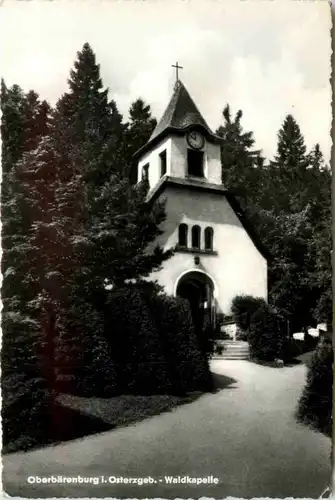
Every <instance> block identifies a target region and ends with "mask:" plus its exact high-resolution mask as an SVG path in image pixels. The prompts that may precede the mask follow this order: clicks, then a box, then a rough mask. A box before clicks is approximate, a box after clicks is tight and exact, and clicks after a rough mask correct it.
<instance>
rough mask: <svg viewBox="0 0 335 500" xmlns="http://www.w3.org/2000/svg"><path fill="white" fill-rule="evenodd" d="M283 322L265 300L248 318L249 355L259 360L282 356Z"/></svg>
mask: <svg viewBox="0 0 335 500" xmlns="http://www.w3.org/2000/svg"><path fill="white" fill-rule="evenodd" d="M285 333H286V332H285V323H284V321H283V320H282V318H281V317H280V316H279V315H278V314H277V312H276V311H274V310H273V309H272V308H271V307H270V306H268V305H267V304H266V303H265V302H264V303H263V304H261V305H260V307H259V308H258V309H257V310H256V311H255V312H254V313H253V315H252V316H251V319H250V327H249V334H248V342H249V349H250V357H251V358H254V359H258V360H260V361H274V360H275V359H276V358H282V356H283V347H284V342H285Z"/></svg>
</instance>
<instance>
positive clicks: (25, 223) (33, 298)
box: [1, 83, 52, 450]
mask: <svg viewBox="0 0 335 500" xmlns="http://www.w3.org/2000/svg"><path fill="white" fill-rule="evenodd" d="M42 110H43V111H44V114H43V113H42ZM2 111H3V115H2V140H3V166H4V174H5V175H4V176H3V185H2V244H3V258H2V274H3V286H2V300H3V311H2V332H3V344H2V356H1V357H2V390H3V392H2V394H3V407H2V418H3V433H4V438H3V442H4V446H5V449H7V450H10V449H22V448H28V447H29V446H31V445H33V444H36V443H40V442H43V441H45V439H46V437H47V435H48V432H49V430H50V427H49V426H50V420H51V414H52V411H51V406H52V397H51V394H50V390H51V387H50V386H48V384H47V377H46V374H45V373H43V370H44V368H43V367H45V366H46V365H45V363H44V359H43V358H44V356H43V354H42V352H41V351H42V350H43V345H44V343H45V336H44V331H43V329H44V328H45V325H43V318H42V316H43V314H42V309H41V308H40V307H39V301H40V295H39V286H38V281H37V274H36V269H37V266H36V262H37V260H38V259H37V254H36V248H35V247H34V245H33V241H32V239H31V231H32V227H33V223H34V215H35V212H34V207H33V205H32V204H31V203H30V201H31V200H30V191H29V190H27V189H26V186H25V183H24V176H25V175H26V174H27V172H26V171H25V166H26V162H25V157H26V155H29V154H30V153H29V150H31V149H32V148H33V147H34V146H35V145H36V144H37V143H38V142H39V141H40V140H41V137H42V135H43V134H44V133H46V131H47V129H48V107H47V105H46V103H40V101H39V99H38V96H37V94H35V93H32V92H30V93H28V95H27V96H25V95H24V94H23V92H22V91H21V90H20V89H19V87H17V86H13V87H12V88H11V89H6V87H5V85H4V83H3V85H2ZM34 262H35V265H34Z"/></svg>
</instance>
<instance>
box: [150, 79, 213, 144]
mask: <svg viewBox="0 0 335 500" xmlns="http://www.w3.org/2000/svg"><path fill="white" fill-rule="evenodd" d="M192 125H200V126H201V127H203V128H205V129H206V130H207V132H209V133H210V134H211V135H212V134H213V132H212V131H211V129H210V128H209V126H208V125H207V123H206V121H205V119H204V118H203V116H202V115H201V113H200V111H199V110H198V108H197V107H196V105H195V103H194V101H193V99H192V97H191V96H190V94H189V93H188V91H187V90H186V88H185V86H184V85H183V84H182V82H181V81H180V80H178V81H177V82H176V85H175V89H174V92H173V95H172V97H171V99H170V102H169V104H168V106H167V108H166V110H165V112H164V114H163V116H162V118H161V120H160V121H159V122H158V124H157V126H156V128H155V130H154V131H153V133H152V135H151V137H150V141H151V140H153V139H154V138H156V137H158V136H159V135H160V134H161V133H162V132H164V130H166V129H168V128H173V129H178V130H185V129H186V128H188V127H190V126H192Z"/></svg>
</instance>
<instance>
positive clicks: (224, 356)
mask: <svg viewBox="0 0 335 500" xmlns="http://www.w3.org/2000/svg"><path fill="white" fill-rule="evenodd" d="M212 359H230V360H243V359H249V355H243V356H242V355H241V356H231V355H230V354H225V355H223V354H220V355H215V356H213V357H212Z"/></svg>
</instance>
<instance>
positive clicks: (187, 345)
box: [148, 294, 212, 393]
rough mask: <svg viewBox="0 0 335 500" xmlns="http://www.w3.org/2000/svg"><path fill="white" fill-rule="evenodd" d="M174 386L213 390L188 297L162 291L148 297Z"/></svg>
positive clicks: (183, 391) (185, 388) (205, 355)
mask: <svg viewBox="0 0 335 500" xmlns="http://www.w3.org/2000/svg"><path fill="white" fill-rule="evenodd" d="M148 300H149V301H150V303H151V307H150V309H151V313H152V314H153V316H154V320H155V324H156V328H157V331H158V332H160V336H161V339H162V342H163V345H164V353H165V356H166V360H167V362H168V366H169V368H170V373H171V374H172V375H171V376H172V380H173V387H174V389H175V390H177V392H178V393H180V392H181V393H185V392H189V391H195V390H204V391H207V390H210V389H211V388H212V385H211V384H212V381H211V376H210V371H209V366H208V361H207V353H204V351H203V346H202V344H201V340H200V341H199V338H198V337H197V334H196V332H195V329H194V326H193V321H192V316H191V311H190V307H189V303H188V301H186V300H185V299H181V298H173V297H169V296H166V295H164V294H160V295H158V296H154V295H152V296H151V297H148Z"/></svg>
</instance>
